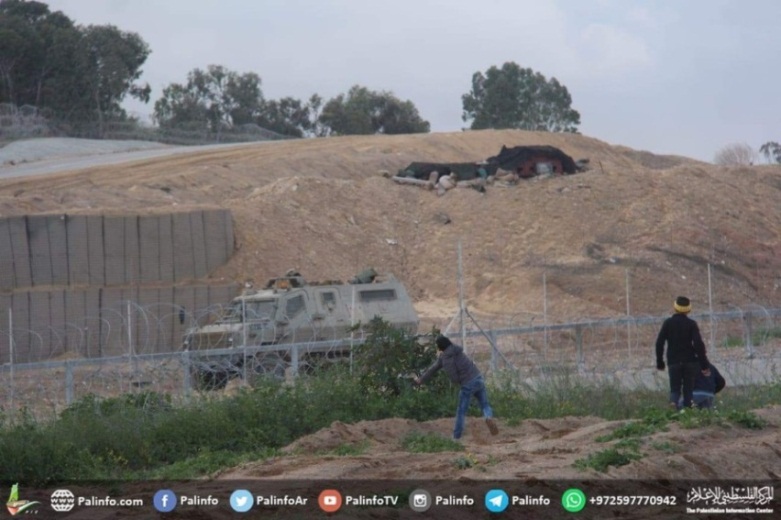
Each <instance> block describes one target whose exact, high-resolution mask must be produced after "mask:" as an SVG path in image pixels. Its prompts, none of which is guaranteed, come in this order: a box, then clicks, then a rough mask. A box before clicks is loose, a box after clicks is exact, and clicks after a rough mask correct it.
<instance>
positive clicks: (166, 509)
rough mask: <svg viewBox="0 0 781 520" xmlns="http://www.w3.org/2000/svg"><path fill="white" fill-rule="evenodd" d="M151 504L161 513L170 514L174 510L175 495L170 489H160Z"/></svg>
mask: <svg viewBox="0 0 781 520" xmlns="http://www.w3.org/2000/svg"><path fill="white" fill-rule="evenodd" d="M153 502H154V504H155V509H157V510H158V511H160V512H161V513H170V512H171V511H173V510H174V509H175V508H176V494H175V493H174V492H173V491H171V490H170V489H161V490H160V491H158V492H157V493H155V498H154V500H153Z"/></svg>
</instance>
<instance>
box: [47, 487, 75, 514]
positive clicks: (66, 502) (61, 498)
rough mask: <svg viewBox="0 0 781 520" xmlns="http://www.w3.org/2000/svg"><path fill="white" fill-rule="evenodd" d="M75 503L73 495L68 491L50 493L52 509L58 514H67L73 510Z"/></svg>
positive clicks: (59, 490)
mask: <svg viewBox="0 0 781 520" xmlns="http://www.w3.org/2000/svg"><path fill="white" fill-rule="evenodd" d="M75 503H76V497H75V496H73V493H71V492H70V490H67V489H58V490H57V491H55V492H54V493H52V498H51V504H52V509H54V510H55V511H58V512H60V513H67V512H68V511H70V510H71V509H73V506H74V504H75Z"/></svg>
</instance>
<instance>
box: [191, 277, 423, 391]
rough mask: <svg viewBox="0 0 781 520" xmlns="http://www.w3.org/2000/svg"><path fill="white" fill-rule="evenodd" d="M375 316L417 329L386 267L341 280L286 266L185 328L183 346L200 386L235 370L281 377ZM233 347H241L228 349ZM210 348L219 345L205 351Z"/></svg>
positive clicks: (344, 349) (337, 353)
mask: <svg viewBox="0 0 781 520" xmlns="http://www.w3.org/2000/svg"><path fill="white" fill-rule="evenodd" d="M375 316H379V317H381V318H382V319H383V320H385V321H387V322H388V323H390V324H391V325H393V326H395V327H398V328H400V329H403V330H405V331H407V332H409V333H410V334H415V333H416V332H417V328H418V323H419V320H418V316H417V313H416V312H415V308H414V307H413V306H412V300H411V299H410V297H409V295H408V294H407V291H406V289H405V288H404V285H402V283H401V282H399V281H398V280H397V279H396V278H395V277H394V276H393V275H392V274H385V275H380V274H378V273H377V272H376V271H375V270H374V269H372V268H369V269H365V270H364V271H362V272H361V273H359V274H358V275H357V276H356V277H355V278H353V279H352V280H350V281H349V282H347V283H344V282H341V281H335V280H328V281H324V282H307V281H306V280H305V279H304V278H303V276H301V274H300V273H299V272H297V271H293V270H291V271H288V272H287V273H286V274H285V276H281V277H278V278H272V279H271V280H269V282H268V283H267V284H266V286H265V287H264V288H263V289H261V290H249V291H245V292H244V294H242V295H240V296H238V297H236V298H234V299H233V301H232V302H231V304H230V306H229V307H228V308H227V309H226V311H225V312H224V313H223V314H222V315H221V316H220V317H219V318H218V319H217V320H216V321H215V322H214V323H210V324H206V325H199V326H196V327H192V328H190V329H188V330H187V331H186V333H185V336H184V350H186V351H189V352H191V353H192V354H191V356H190V359H191V362H192V364H193V371H192V373H193V375H194V376H195V378H196V381H195V382H196V385H197V386H198V387H199V388H205V389H219V388H222V387H224V386H225V385H226V383H227V382H228V381H229V380H230V379H232V378H234V377H242V378H244V379H247V378H249V377H252V376H255V375H272V376H275V377H279V378H283V377H285V376H286V375H288V374H289V372H290V371H292V373H293V374H295V373H298V372H300V371H308V370H311V369H313V367H316V366H318V365H319V364H321V363H323V362H325V361H328V360H338V359H341V358H343V357H345V356H347V355H349V351H350V343H349V342H348V341H346V340H350V339H356V338H357V339H360V338H361V329H360V326H361V324H367V323H368V322H369V321H371V319H372V318H374V317H375ZM239 347H243V348H241V354H234V353H232V352H231V350H232V349H238V348H239ZM213 349H221V351H220V352H219V353H216V354H215V353H213V352H210V353H206V352H203V351H208V350H213ZM200 352H203V354H199V353H200Z"/></svg>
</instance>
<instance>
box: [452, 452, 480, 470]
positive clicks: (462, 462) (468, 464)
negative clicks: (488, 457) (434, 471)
mask: <svg viewBox="0 0 781 520" xmlns="http://www.w3.org/2000/svg"><path fill="white" fill-rule="evenodd" d="M453 464H454V465H455V467H456V468H458V469H462V470H463V469H469V468H472V467H475V466H477V467H478V469H481V470H482V471H485V468H484V467H482V466H478V464H479V462H478V460H477V459H476V458H475V456H474V455H472V454H471V453H467V454H465V455H460V456H459V457H458V458H457V459H456V460H454V461H453Z"/></svg>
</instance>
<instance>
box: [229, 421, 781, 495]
mask: <svg viewBox="0 0 781 520" xmlns="http://www.w3.org/2000/svg"><path fill="white" fill-rule="evenodd" d="M756 413H757V415H759V416H760V417H762V418H763V419H764V420H765V421H767V426H766V427H765V428H764V429H761V430H749V429H746V428H742V427H740V426H737V425H732V424H730V425H727V426H709V427H704V428H699V429H683V428H681V427H680V425H678V424H677V423H673V424H671V425H670V426H669V428H668V429H667V430H666V431H658V432H655V433H652V434H650V435H647V436H644V437H641V438H640V447H639V453H640V454H641V457H640V458H639V460H634V461H632V462H630V463H629V464H627V465H624V466H620V467H613V466H611V467H609V468H608V469H607V471H605V472H602V471H597V470H596V469H592V468H585V469H578V468H576V467H575V466H574V464H575V462H576V461H578V460H583V459H586V458H587V457H588V456H589V455H592V454H595V453H597V452H600V451H604V450H607V449H610V448H615V447H616V444H617V443H618V442H619V441H620V439H619V440H614V441H608V442H599V441H597V438H599V437H602V436H605V435H607V434H608V433H610V432H612V431H613V430H615V429H616V428H618V427H619V426H622V425H624V424H626V423H627V421H606V420H603V419H600V418H597V417H564V418H560V419H529V420H525V421H523V422H521V424H519V425H516V426H511V425H508V424H506V423H505V422H503V421H499V425H500V433H499V435H498V436H496V437H492V436H491V435H490V434H489V433H488V430H487V428H485V425H484V424H483V421H482V420H480V419H478V418H474V417H470V418H468V419H467V431H466V434H465V436H464V438H463V448H464V450H463V451H446V452H440V453H411V452H409V451H406V450H405V449H404V448H403V440H404V438H405V437H406V436H407V435H409V434H411V433H423V434H438V435H441V436H442V437H444V438H449V437H450V433H451V429H452V426H453V424H452V420H451V419H440V420H436V421H429V422H422V423H418V422H416V421H411V420H406V419H386V420H382V421H362V422H359V423H355V424H344V423H341V422H335V423H333V424H332V425H331V426H330V427H328V428H324V429H322V430H320V431H319V432H317V433H315V434H312V435H309V436H307V437H303V438H301V439H299V440H297V441H296V442H294V443H293V444H291V445H290V446H288V447H287V448H285V449H284V450H283V453H284V455H283V456H280V457H276V458H273V459H270V460H267V461H263V462H258V463H250V464H245V465H243V466H241V467H239V468H235V469H233V470H230V471H226V472H225V473H223V474H222V475H220V477H219V478H220V479H254V478H263V479H267V478H270V479H298V478H302V479H304V478H325V479H449V480H463V479H473V480H492V479H499V480H501V479H584V478H585V479H602V478H609V479H661V478H679V479H692V480H697V479H705V480H707V479H711V480H712V479H725V480H726V479H756V478H772V479H778V478H781V475H779V473H781V472H779V470H778V468H779V464H781V440H780V439H779V436H778V431H779V427H781V406H775V407H769V408H765V409H762V410H758V411H757V412H756ZM348 447H350V448H352V452H351V451H350V450H348V449H347V448H348ZM340 449H341V450H342V451H341V452H340V451H339V450H340ZM619 449H620V448H619ZM340 453H343V454H340ZM344 453H346V454H344Z"/></svg>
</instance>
